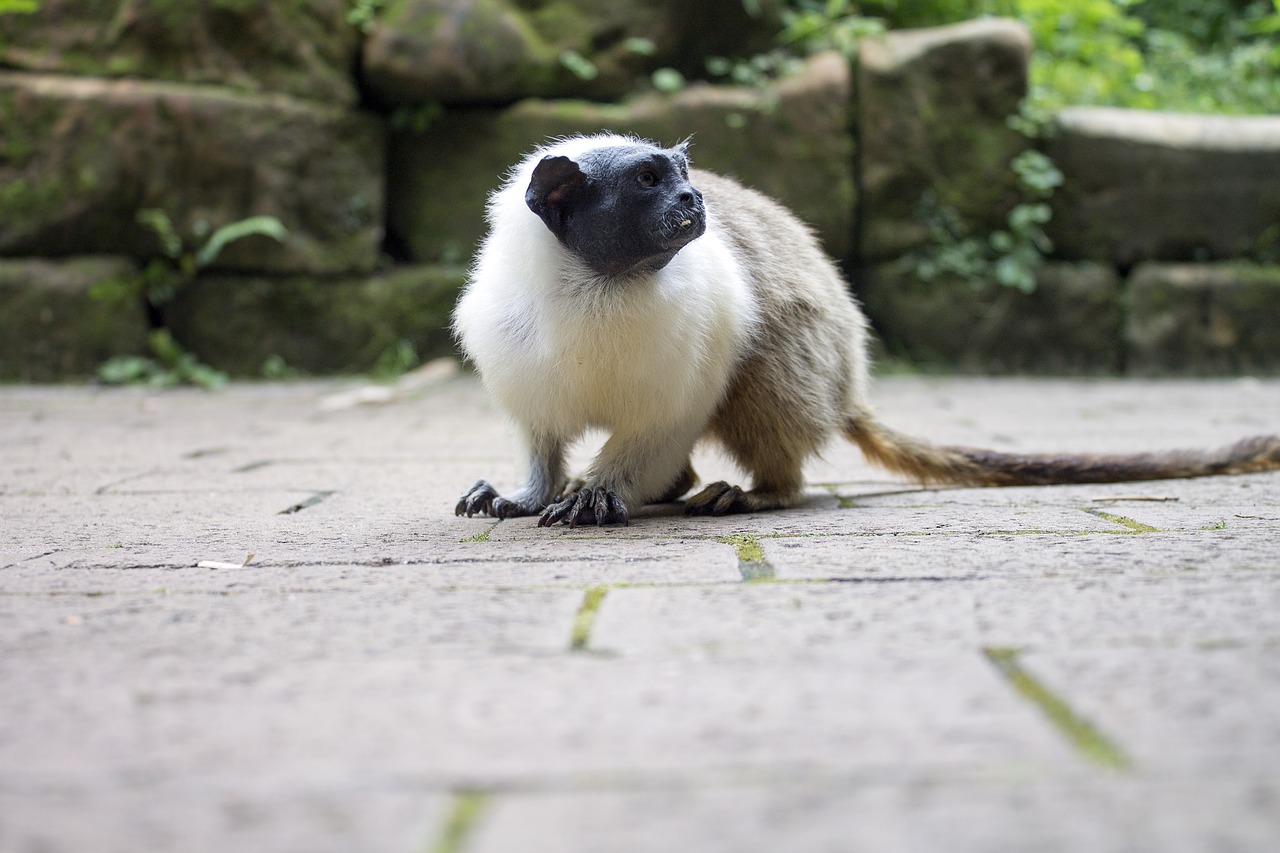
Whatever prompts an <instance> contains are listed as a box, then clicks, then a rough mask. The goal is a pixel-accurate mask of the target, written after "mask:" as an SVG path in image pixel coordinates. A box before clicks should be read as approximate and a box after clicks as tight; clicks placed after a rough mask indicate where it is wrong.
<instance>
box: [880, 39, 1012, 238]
mask: <svg viewBox="0 0 1280 853" xmlns="http://www.w3.org/2000/svg"><path fill="white" fill-rule="evenodd" d="M1030 55H1031V36H1030V34H1029V33H1028V32H1027V29H1026V27H1024V26H1023V25H1022V24H1019V23H1017V22H1015V21H1008V20H1000V19H984V20H978V21H970V22H968V23H963V24H955V25H951V26H945V27H932V28H927V29H919V30H900V31H897V32H891V33H887V34H885V35H884V36H883V37H880V38H874V39H866V40H865V41H863V43H862V47H861V49H860V51H859V55H858V65H857V72H856V73H857V101H858V110H857V112H858V139H859V145H860V151H859V158H860V162H861V173H862V191H863V194H864V195H863V198H862V199H861V202H862V210H863V211H864V215H863V220H862V222H861V228H862V245H861V247H860V251H861V254H862V256H863V257H865V258H869V259H879V258H891V257H896V256H898V255H900V254H902V253H903V252H905V251H908V250H909V249H912V248H915V247H917V246H920V245H922V244H923V243H924V242H925V240H926V239H927V237H928V232H927V229H926V226H925V224H924V223H923V222H922V218H921V214H920V208H921V205H922V203H924V201H925V199H926V197H927V196H929V195H930V194H931V198H932V202H931V204H933V205H935V206H937V207H943V208H950V209H952V210H954V211H955V212H956V213H957V214H958V215H959V217H960V220H961V221H962V222H963V223H964V225H965V226H966V227H967V228H970V229H972V230H974V231H979V232H983V231H987V232H989V231H992V230H994V229H997V228H1002V227H1004V222H1005V217H1006V215H1007V214H1008V211H1009V210H1010V209H1011V208H1012V207H1013V206H1014V205H1016V204H1017V203H1018V201H1019V200H1020V195H1021V194H1020V191H1019V187H1018V177H1017V175H1016V174H1015V173H1014V172H1013V170H1012V169H1011V168H1010V165H1009V164H1010V162H1011V161H1012V160H1013V158H1014V157H1015V156H1017V155H1018V153H1019V152H1021V151H1022V150H1023V149H1025V148H1026V147H1027V145H1028V141H1027V139H1026V137H1024V136H1023V135H1021V134H1020V133H1018V132H1016V131H1014V130H1012V129H1010V128H1009V126H1008V124H1007V123H1006V120H1007V119H1008V117H1009V116H1011V115H1014V114H1016V113H1017V112H1018V102H1019V101H1020V100H1021V99H1022V97H1023V95H1025V94H1026V90H1027V63H1028V61H1029V59H1030Z"/></svg>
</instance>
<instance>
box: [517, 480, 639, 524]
mask: <svg viewBox="0 0 1280 853" xmlns="http://www.w3.org/2000/svg"><path fill="white" fill-rule="evenodd" d="M561 521H564V522H567V523H568V524H569V526H570V527H577V526H578V524H579V523H583V524H591V523H593V522H594V523H595V524H598V525H605V524H628V523H629V515H628V513H627V505H626V504H625V503H624V502H623V500H622V498H620V497H618V496H617V494H616V493H614V492H613V491H611V490H610V489H606V488H603V487H602V486H596V487H594V488H582V489H578V490H577V491H576V492H572V493H570V494H568V495H566V496H565V497H564V498H563V499H562V500H559V501H557V502H555V503H553V504H552V505H551V506H549V507H547V508H546V510H544V511H543V513H542V518H540V519H538V526H539V527H550V526H551V525H553V524H557V523H559V522H561Z"/></svg>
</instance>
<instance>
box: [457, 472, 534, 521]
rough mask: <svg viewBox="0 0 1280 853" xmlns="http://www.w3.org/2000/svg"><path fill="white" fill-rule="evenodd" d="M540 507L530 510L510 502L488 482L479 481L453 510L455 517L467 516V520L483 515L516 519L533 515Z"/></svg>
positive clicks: (522, 505) (517, 503) (518, 503)
mask: <svg viewBox="0 0 1280 853" xmlns="http://www.w3.org/2000/svg"><path fill="white" fill-rule="evenodd" d="M539 508H540V507H537V508H534V509H530V508H528V507H526V506H524V504H522V503H520V502H519V501H514V500H509V499H507V498H504V497H503V496H502V495H500V494H498V491H497V489H495V488H494V487H493V486H491V485H489V482H488V481H487V480H477V481H476V484H475V485H474V486H472V487H471V488H470V489H468V490H467V493H466V494H465V495H463V496H462V498H461V499H459V501H458V505H457V506H455V507H454V508H453V514H454V515H465V516H466V517H467V518H470V517H471V516H473V515H475V514H476V513H481V514H483V515H488V516H491V517H493V518H515V517H516V516H520V515H532V514H533V513H535V512H537V511H538V509H539Z"/></svg>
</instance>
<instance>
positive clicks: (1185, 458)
mask: <svg viewBox="0 0 1280 853" xmlns="http://www.w3.org/2000/svg"><path fill="white" fill-rule="evenodd" d="M844 431H845V436H847V437H848V439H849V440H850V441H852V442H853V443H855V444H857V445H858V447H859V448H860V449H861V450H862V453H863V455H865V456H866V457H867V459H868V460H869V461H871V462H873V463H875V464H877V465H880V466H883V467H885V468H888V469H889V470H890V471H895V472H897V473H899V474H903V475H906V476H907V477H910V478H912V479H914V480H918V481H920V482H922V483H951V484H955V485H964V486H1049V485H1054V484H1066V483H1122V482H1128V481H1133V480H1173V479H1180V478H1183V477H1208V476H1212V475H1215V474H1249V473H1253V472H1257V471H1271V470H1277V469H1280V436H1275V435H1259V436H1253V437H1252V438H1245V439H1241V440H1240V441H1237V442H1236V443H1235V444H1230V445H1227V446H1226V447H1219V448H1216V449H1213V450H1168V451H1163V452H1159V453H1134V454H1130V455H1110V454H1108V455H1065V454H1062V455H1058V454H1030V455H1024V454H1020V453H1000V452H997V451H994V450H980V449H977V448H971V447H950V446H942V445H936V444H931V443H929V442H927V441H922V440H920V439H917V438H912V437H910V436H906V435H902V434H901V433H898V432H895V431H894V430H891V429H889V428H888V427H886V426H884V425H883V424H881V423H879V422H878V421H876V420H875V418H873V417H871V416H870V415H859V416H856V417H850V418H849V420H848V421H847V422H846V423H845V430H844Z"/></svg>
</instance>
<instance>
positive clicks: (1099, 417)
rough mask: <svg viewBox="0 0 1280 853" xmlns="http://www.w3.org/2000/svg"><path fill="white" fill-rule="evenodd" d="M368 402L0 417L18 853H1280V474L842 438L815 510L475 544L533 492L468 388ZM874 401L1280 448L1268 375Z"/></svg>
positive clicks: (922, 414)
mask: <svg viewBox="0 0 1280 853" xmlns="http://www.w3.org/2000/svg"><path fill="white" fill-rule="evenodd" d="M350 385H351V383H341V382H317V383H302V384H290V385H237V386H233V387H231V388H229V389H227V390H225V391H223V392H219V393H213V394H206V393H198V392H190V391H172V392H152V391H139V390H96V389H88V388H69V387H56V388H41V387H35V388H33V387H4V388H0V850H3V851H4V853H36V851H40V853H45V852H46V851H89V850H92V851H95V853H98V852H99V851H105V852H106V853H111V851H129V853H134V851H140V850H156V851H237V853H243V851H271V853H279V851H307V853H313V851H358V852H359V853H363V852H364V851H415V852H416V853H421V852H422V851H436V853H464V851H465V853H513V852H514V853H522V852H523V851H531V852H532V853H540V851H547V853H578V851H606V852H611V851H627V852H628V853H629V851H673V850H682V851H683V850H687V851H699V853H701V851H732V853H742V851H787V853H791V851H802V853H807V851H938V850H947V851H975V853H977V851H982V853H987V851H1020V852H1021V851H1089V853H1097V851H1162V852H1163V851H1201V850H1203V851H1274V850H1277V849H1280V473H1272V474H1259V475H1251V476H1243V477H1232V478H1220V479H1209V480H1198V481H1186V482H1169V483H1140V484H1127V485H1118V486H1079V487H1053V488H1038V489H1030V488H1028V489H1023V488H1019V489H988V490H983V489H928V490H921V489H915V488H912V487H910V486H909V485H904V484H902V483H900V482H897V481H895V480H894V479H892V478H891V477H889V476H887V475H885V474H883V473H880V472H878V471H876V470H875V469H872V468H870V467H869V466H867V465H866V464H865V463H863V462H862V461H861V460H860V459H859V458H858V456H857V453H856V451H854V450H853V449H852V448H851V447H848V446H845V445H843V444H840V445H834V446H833V447H832V449H831V452H830V454H829V455H828V457H827V458H826V459H824V460H821V461H819V462H816V463H814V464H813V465H812V466H811V468H810V471H809V476H810V480H811V482H812V483H813V489H812V496H811V499H810V500H809V501H808V503H807V505H805V506H803V507H801V508H798V509H795V510H791V511H787V512H781V513H773V514H761V515H757V516H748V517H737V518H729V519H704V518H700V519H693V520H686V519H684V518H683V517H682V516H681V515H679V514H678V509H677V508H673V507H658V508H653V509H651V510H647V511H645V512H644V513H641V514H639V517H637V518H635V519H634V520H633V522H632V524H631V526H630V527H627V528H623V529H607V530H603V531H599V530H595V529H579V530H576V531H570V530H567V529H553V530H539V529H538V528H536V527H535V526H534V523H533V522H532V521H531V520H528V519H521V520H515V521H507V522H502V523H495V522H493V521H490V520H483V519H479V518H475V519H465V518H455V517H454V516H453V504H454V501H455V499H456V497H457V495H458V494H459V493H460V492H461V491H462V490H463V489H464V488H465V487H467V486H469V485H470V484H471V482H472V481H474V480H475V479H476V478H477V477H480V476H484V477H487V478H489V479H492V480H493V481H494V482H495V483H496V484H499V485H500V487H502V486H510V485H512V484H513V482H514V479H515V476H516V474H515V471H516V468H515V459H514V454H513V451H512V446H511V441H510V438H509V436H508V433H507V430H506V427H505V426H504V424H503V422H502V421H501V419H500V418H498V417H497V416H495V415H494V414H492V413H491V411H490V409H489V408H488V405H487V403H486V401H485V399H484V396H483V394H482V392H481V391H480V389H479V387H478V385H477V384H476V383H475V381H474V380H473V379H470V378H460V379H453V380H447V381H442V382H440V383H438V384H436V385H433V386H431V387H429V388H427V389H426V390H423V391H419V392H418V393H416V394H413V395H407V396H403V397H402V399H398V400H396V401H394V402H391V403H389V404H385V405H380V406H369V405H360V406H341V405H339V406H335V405H333V404H334V402H335V398H334V397H333V396H332V395H334V394H335V393H338V392H342V391H344V390H345V389H347V388H349V387H350ZM876 397H877V399H878V400H879V401H880V408H881V413H882V415H883V417H884V419H885V420H886V421H887V422H888V423H890V424H892V425H895V426H898V427H900V428H903V429H905V430H908V431H911V432H915V433H918V434H922V435H926V436H928V437H930V438H933V439H936V440H944V441H952V442H965V443H971V444H985V445H991V446H996V447H1000V448H1009V449H1017V448H1021V449H1041V450H1064V449H1079V450H1098V449H1113V450H1138V449H1147V448H1152V447H1155V446H1178V445H1199V444H1209V443H1221V442H1225V441H1228V440H1231V439H1234V438H1237V437H1240V436H1242V435H1246V434H1253V433H1258V432H1268V431H1272V432H1273V431H1276V430H1277V429H1280V381H1275V380H1268V381H1254V380H1236V381H1217V382H1193V381H1177V382H1160V383H1152V382H1136V381H1085V382H1077V381H1029V380H982V379H940V378H939V379H935V378H919V377H912V378H886V379H882V380H881V381H880V382H879V383H878V392H877V394H876ZM337 402H338V403H341V402H342V400H341V399H338V400H337ZM582 458H583V459H585V458H586V456H583V457H582ZM698 469H699V472H700V473H701V474H702V475H703V478H704V479H707V478H710V477H720V476H724V475H725V474H729V475H730V476H731V473H730V471H729V470H728V469H727V468H726V465H725V463H724V462H723V461H722V460H719V459H718V458H717V457H716V456H715V455H714V454H713V453H710V452H708V453H706V454H704V455H703V456H702V457H701V458H700V459H699V460H698ZM250 554H252V557H251V558H249V555H250ZM246 558H249V559H248V562H247V564H246V563H245V561H246Z"/></svg>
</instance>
